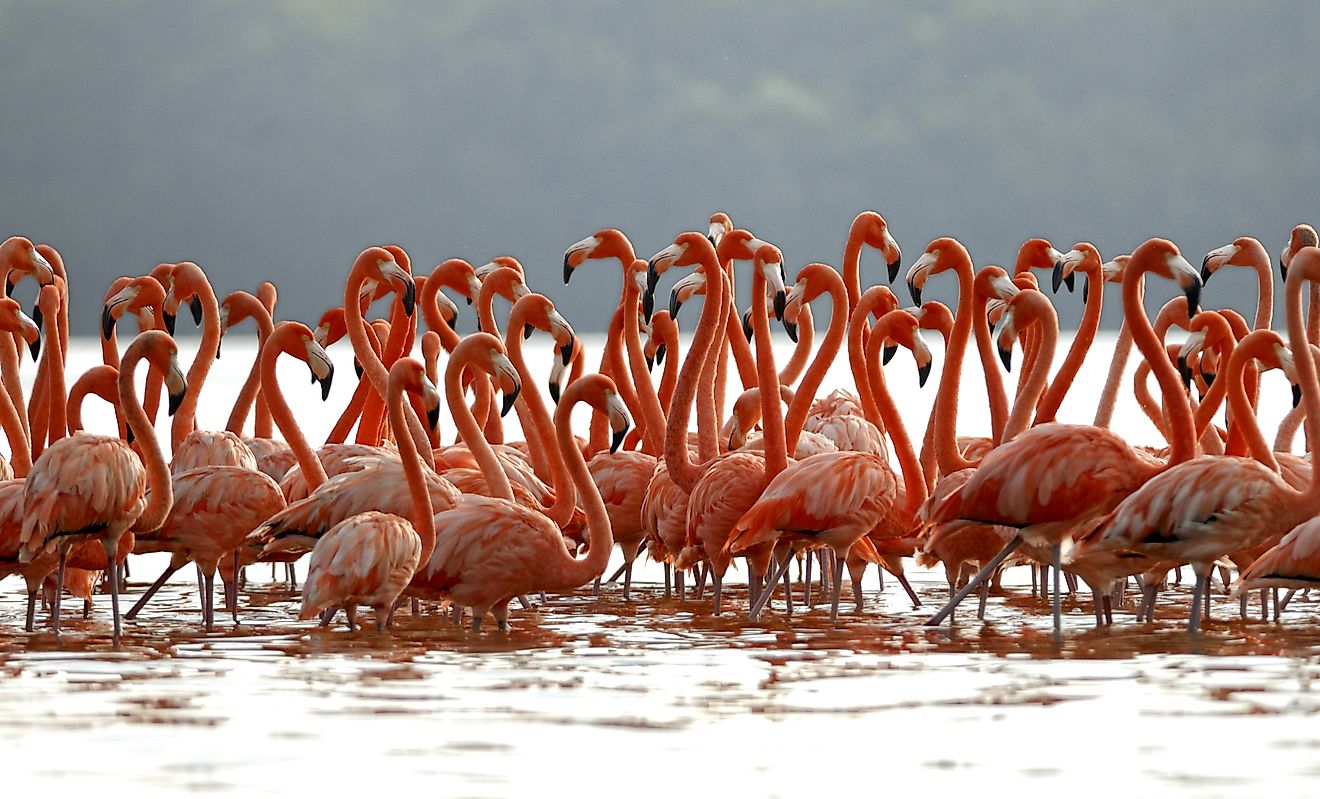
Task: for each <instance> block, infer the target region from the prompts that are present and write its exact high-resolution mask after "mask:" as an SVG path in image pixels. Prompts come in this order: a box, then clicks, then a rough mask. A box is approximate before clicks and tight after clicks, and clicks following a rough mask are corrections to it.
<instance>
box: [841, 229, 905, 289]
mask: <svg viewBox="0 0 1320 799" xmlns="http://www.w3.org/2000/svg"><path fill="white" fill-rule="evenodd" d="M852 227H853V230H854V231H855V232H856V234H857V235H859V236H860V237H861V241H862V243H863V244H865V245H867V246H868V247H874V248H876V249H877V250H879V251H880V254H881V255H883V256H884V259H885V268H886V269H887V270H888V272H889V282H890V283H893V282H894V280H895V278H897V277H898V270H899V269H901V268H902V267H903V251H902V250H900V249H899V248H898V242H896V241H894V237H893V236H892V235H890V233H889V225H888V224H887V223H886V222H885V219H884V217H882V216H880V215H879V214H877V213H876V212H875V211H863V212H861V213H860V214H858V215H857V218H855V219H853V223H852Z"/></svg>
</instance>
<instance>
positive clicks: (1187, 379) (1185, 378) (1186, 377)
mask: <svg viewBox="0 0 1320 799" xmlns="http://www.w3.org/2000/svg"><path fill="white" fill-rule="evenodd" d="M1178 374H1179V375H1180V376H1181V377H1182V382H1183V388H1191V387H1192V367H1190V366H1188V365H1187V357H1186V356H1184V355H1179V356H1178Z"/></svg>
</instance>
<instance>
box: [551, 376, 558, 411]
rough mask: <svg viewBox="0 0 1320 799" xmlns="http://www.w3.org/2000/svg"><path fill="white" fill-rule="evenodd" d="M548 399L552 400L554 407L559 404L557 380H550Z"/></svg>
mask: <svg viewBox="0 0 1320 799" xmlns="http://www.w3.org/2000/svg"><path fill="white" fill-rule="evenodd" d="M550 399H552V400H554V403H555V404H556V405H558V404H559V381H558V380H554V379H551V381H550Z"/></svg>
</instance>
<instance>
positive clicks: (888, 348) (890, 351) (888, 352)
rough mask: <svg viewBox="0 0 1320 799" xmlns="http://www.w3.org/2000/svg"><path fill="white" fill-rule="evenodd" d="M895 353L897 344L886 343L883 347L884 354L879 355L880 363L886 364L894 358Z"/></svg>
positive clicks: (896, 352)
mask: <svg viewBox="0 0 1320 799" xmlns="http://www.w3.org/2000/svg"><path fill="white" fill-rule="evenodd" d="M897 354H898V345H897V344H886V345H885V348H884V354H883V355H881V356H880V363H881V365H884V364H887V363H889V362H890V361H892V360H894V356H895V355H897Z"/></svg>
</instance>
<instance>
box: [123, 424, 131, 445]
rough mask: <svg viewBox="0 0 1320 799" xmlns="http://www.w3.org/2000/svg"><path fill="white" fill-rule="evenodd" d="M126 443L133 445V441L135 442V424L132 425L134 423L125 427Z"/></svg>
mask: <svg viewBox="0 0 1320 799" xmlns="http://www.w3.org/2000/svg"><path fill="white" fill-rule="evenodd" d="M124 443H125V444H129V445H132V443H133V426H132V425H127V426H125V427H124Z"/></svg>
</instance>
